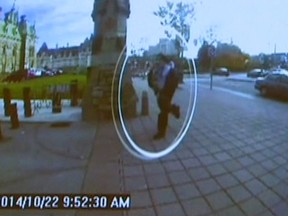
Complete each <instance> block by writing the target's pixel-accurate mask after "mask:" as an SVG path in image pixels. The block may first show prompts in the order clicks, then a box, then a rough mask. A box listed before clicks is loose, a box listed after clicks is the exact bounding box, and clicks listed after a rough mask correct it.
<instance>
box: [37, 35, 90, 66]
mask: <svg viewBox="0 0 288 216" xmlns="http://www.w3.org/2000/svg"><path fill="white" fill-rule="evenodd" d="M91 37H92V36H91ZM91 46H92V40H91V38H90V39H88V38H86V39H85V40H84V42H83V43H81V44H80V45H79V46H69V44H67V46H66V47H60V48H59V47H58V46H57V45H56V47H55V48H50V49H49V48H48V46H47V44H46V43H43V44H42V46H41V47H40V49H39V51H38V53H37V65H38V67H42V68H52V69H57V68H58V69H63V70H64V71H75V70H78V71H80V70H82V69H83V70H86V68H87V67H88V66H90V61H91V60H90V58H91Z"/></svg>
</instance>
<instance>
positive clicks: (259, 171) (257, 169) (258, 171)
mask: <svg viewBox="0 0 288 216" xmlns="http://www.w3.org/2000/svg"><path fill="white" fill-rule="evenodd" d="M247 169H248V170H249V171H250V172H251V173H252V174H253V175H254V176H255V177H258V176H262V175H264V174H266V173H267V170H266V169H264V168H263V167H262V166H261V165H259V164H254V165H252V166H249V167H247Z"/></svg>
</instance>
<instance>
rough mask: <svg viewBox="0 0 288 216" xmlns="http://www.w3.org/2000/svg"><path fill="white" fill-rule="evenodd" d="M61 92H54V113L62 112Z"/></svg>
mask: <svg viewBox="0 0 288 216" xmlns="http://www.w3.org/2000/svg"><path fill="white" fill-rule="evenodd" d="M61 111H62V107H61V94H60V93H59V92H54V94H53V98H52V113H61Z"/></svg>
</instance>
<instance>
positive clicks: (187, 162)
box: [181, 158, 201, 169]
mask: <svg viewBox="0 0 288 216" xmlns="http://www.w3.org/2000/svg"><path fill="white" fill-rule="evenodd" d="M181 161H182V164H183V166H184V167H185V168H186V169H189V168H193V167H199V166H201V164H200V162H199V160H198V159H197V158H189V159H181Z"/></svg>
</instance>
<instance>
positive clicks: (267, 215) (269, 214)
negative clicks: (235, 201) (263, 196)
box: [257, 209, 275, 216]
mask: <svg viewBox="0 0 288 216" xmlns="http://www.w3.org/2000/svg"><path fill="white" fill-rule="evenodd" d="M257 216H275V214H273V213H272V211H271V210H270V209H268V210H267V209H266V210H264V211H263V212H260V213H259V214H257Z"/></svg>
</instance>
